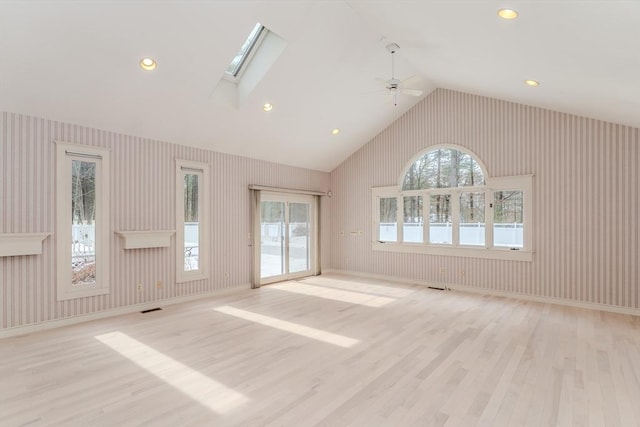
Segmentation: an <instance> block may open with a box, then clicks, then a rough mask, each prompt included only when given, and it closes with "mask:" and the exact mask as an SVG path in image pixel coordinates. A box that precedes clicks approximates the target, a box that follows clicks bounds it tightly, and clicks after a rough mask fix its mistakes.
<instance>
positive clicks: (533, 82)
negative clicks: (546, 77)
mask: <svg viewBox="0 0 640 427" xmlns="http://www.w3.org/2000/svg"><path fill="white" fill-rule="evenodd" d="M524 83H525V84H526V85H529V86H538V85H539V84H540V82H538V81H536V80H525V81H524Z"/></svg>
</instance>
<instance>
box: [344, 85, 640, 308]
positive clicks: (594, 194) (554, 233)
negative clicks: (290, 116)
mask: <svg viewBox="0 0 640 427" xmlns="http://www.w3.org/2000/svg"><path fill="white" fill-rule="evenodd" d="M446 143H450V144H456V145H461V146H463V147H466V148H468V149H469V150H471V151H472V152H474V153H475V154H476V155H477V156H478V157H479V158H480V159H481V160H482V161H483V162H484V164H485V165H486V167H487V169H488V173H489V175H490V176H493V177H497V176H506V175H523V174H534V175H535V178H534V202H535V206H534V222H533V226H534V240H535V241H534V244H535V248H536V253H535V255H534V261H533V262H512V261H499V260H487V259H473V258H460V257H446V256H434V255H426V254H402V253H390V252H377V251H372V249H371V244H370V242H371V240H372V236H371V220H372V217H371V215H372V214H371V212H370V206H371V201H370V199H371V192H370V189H371V187H379V186H388V185H395V184H396V183H397V182H398V179H399V177H400V174H401V173H402V170H403V168H404V166H405V165H406V164H407V162H409V161H410V160H411V158H412V156H414V155H415V154H416V153H418V152H419V151H421V150H424V149H425V148H426V147H428V146H430V145H435V144H446ZM639 168H640V129H637V128H631V127H626V126H622V125H617V124H613V123H606V122H602V121H598V120H594V119H589V118H584V117H577V116H573V115H568V114H563V113H558V112H554V111H549V110H544V109H540V108H534V107H529V106H525V105H520V104H514V103H510V102H505V101H499V100H496V99H490V98H485V97H481V96H474V95H469V94H464V93H459V92H454V91H450V90H443V89H438V90H436V91H434V92H433V93H432V94H431V95H430V96H428V97H427V98H425V99H424V100H423V101H421V102H420V103H419V104H418V105H417V106H416V107H414V108H413V109H411V110H410V111H409V112H407V113H406V114H405V115H403V116H402V117H401V118H400V119H398V120H397V121H396V122H394V123H393V124H392V125H391V126H389V127H388V128H387V129H385V130H384V131H383V132H381V133H380V134H379V135H378V136H376V137H375V138H374V139H373V140H372V141H370V142H369V143H368V144H367V145H365V146H364V147H363V148H362V149H360V150H359V151H357V152H356V153H354V154H353V155H352V156H351V157H350V158H348V159H347V160H346V161H344V162H343V163H342V164H341V165H340V166H339V167H338V168H336V169H335V170H334V171H333V172H332V173H331V187H332V188H331V189H332V191H333V198H332V207H331V224H332V227H333V228H332V236H331V244H332V246H331V267H332V268H334V269H339V270H351V271H359V272H364V273H369V274H380V275H390V276H399V277H402V278H407V279H413V280H423V281H429V282H440V283H449V284H457V285H463V286H469V287H473V288H484V289H489V290H493V291H501V292H511V293H519V294H526V295H531V296H538V297H551V298H561V299H569V300H574V301H578V302H586V303H598V304H608V305H612V306H618V307H623V308H632V309H639V308H640V219H639V218H640V172H639V171H638V169H639ZM357 230H362V231H363V234H362V235H357V234H355V235H354V234H350V232H351V231H357ZM341 232H343V233H344V234H341ZM462 272H464V274H462Z"/></svg>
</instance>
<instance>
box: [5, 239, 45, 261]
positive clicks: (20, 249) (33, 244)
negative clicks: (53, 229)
mask: <svg viewBox="0 0 640 427" xmlns="http://www.w3.org/2000/svg"><path fill="white" fill-rule="evenodd" d="M50 235H51V233H6V234H0V257H4V256H22V255H40V254H41V253H42V242H43V241H44V239H46V238H47V237H48V236H50Z"/></svg>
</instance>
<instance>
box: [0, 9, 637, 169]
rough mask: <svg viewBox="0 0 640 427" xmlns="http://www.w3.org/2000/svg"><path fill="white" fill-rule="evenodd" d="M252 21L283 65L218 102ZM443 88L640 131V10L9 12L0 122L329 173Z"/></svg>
mask: <svg viewBox="0 0 640 427" xmlns="http://www.w3.org/2000/svg"><path fill="white" fill-rule="evenodd" d="M501 7H510V8H513V9H516V10H517V11H518V12H519V17H518V18H517V19H515V20H512V21H506V20H503V19H500V18H499V17H498V16H497V11H498V9H500V8H501ZM256 22H260V23H262V24H264V25H265V26H266V27H268V28H269V29H270V30H271V31H272V32H273V33H274V34H277V36H279V37H280V38H281V39H282V40H284V42H285V47H284V50H282V53H281V54H280V55H279V56H278V57H277V59H276V60H275V61H274V62H273V64H272V65H271V66H270V67H268V68H267V69H265V70H264V73H263V75H262V77H261V78H260V79H259V80H258V81H257V83H256V84H255V87H253V88H252V90H250V91H249V92H248V93H247V94H245V96H243V97H241V99H232V98H233V97H229V96H226V97H225V96H221V95H220V93H221V89H220V88H221V83H220V80H221V77H222V75H223V74H224V71H225V69H226V68H227V66H228V65H229V63H230V62H231V60H232V59H233V57H234V56H235V54H236V53H237V52H238V50H239V48H240V46H241V45H242V44H243V42H244V40H245V39H246V37H247V35H248V34H249V32H250V31H251V29H252V28H253V26H254V25H255V24H256ZM390 42H395V43H397V44H398V45H399V46H400V50H399V51H398V52H397V53H396V54H395V76H396V77H397V78H398V79H400V80H402V79H405V78H408V77H410V76H418V77H419V81H418V80H416V79H414V80H412V85H413V87H416V88H419V89H420V90H422V91H423V95H422V96H421V97H413V96H407V95H399V96H398V97H397V105H394V104H393V103H392V102H391V103H389V102H388V94H387V93H386V90H385V88H384V86H383V85H381V84H380V82H379V81H377V80H376V78H382V79H384V80H386V79H389V78H390V77H391V54H390V53H389V52H388V51H387V49H386V48H385V46H386V45H387V44H389V43H390ZM147 56H149V57H153V58H154V59H155V60H156V61H157V63H158V67H157V69H156V70H154V71H153V72H145V71H143V70H142V69H141V68H140V67H139V65H138V63H139V61H140V59H141V58H143V57H147ZM526 79H534V80H537V81H539V82H540V85H539V86H538V87H529V86H527V85H525V84H524V80H526ZM438 87H441V88H448V89H454V90H460V91H464V92H470V93H474V94H480V95H486V96H490V97H495V98H500V99H505V100H509V101H514V102H519V103H524V104H528V105H534V106H540V107H544V108H549V109H552V110H557V111H563V112H568V113H573V114H578V115H583V116H588V117H594V118H599V119H603V120H607V121H612V122H617V123H622V124H627V125H631V126H635V127H640V1H623V0H617V1H611V0H600V1H596V0H594V1H570V0H557V1H488V0H487V1H483V0H468V1H462V0H448V1H444V0H441V1H429V0H423V1H418V0H416V1H395V0H380V1H371V0H346V1H337V0H336V1H304V0H296V1H292V0H291V1H289V0H287V1H275V0H260V1H248V0H246V1H238V0H229V1H225V0H217V1H214V0H210V1H205V0H202V1H183V0H175V1H172V0H164V1H151V0H149V1H146V0H145V1H143V0H129V1H106V0H104V1H97V0H84V1H59V0H43V1H22V0H18V1H14V0H0V109H1V110H2V111H10V112H16V113H24V114H29V115H33V116H38V117H45V118H49V119H54V120H60V121H65V122H70V123H75V124H80V125H85V126H90V127H95V128H99V129H107V130H111V131H115V132H121V133H125V134H130V135H135V136H141V137H145V138H153V139H157V140H162V141H169V142H174V143H178V144H184V145H191V146H196V147H203V148H207V149H210V150H214V151H220V152H224V153H230V154H236V155H241V156H246V157H253V158H260V159H264V160H268V161H273V162H277V163H283V164H288V165H294V166H299V167H305V168H311V169H318V170H324V171H329V170H332V169H333V168H334V167H336V166H337V165H338V164H340V162H342V161H343V160H344V159H345V158H346V157H348V156H349V155H350V154H351V153H353V152H354V151H356V150H357V149H358V148H360V147H361V146H362V145H364V144H366V143H367V142H368V141H369V140H370V139H371V138H372V137H374V136H375V135H376V134H378V133H379V132H380V131H382V130H383V129H384V128H385V127H386V126H388V125H389V124H390V123H391V122H393V121H394V120H395V119H397V118H398V117H400V116H401V115H402V114H403V113H404V112H406V111H407V110H408V109H410V108H411V107H412V106H413V105H415V104H416V103H417V102H419V101H420V100H421V99H422V98H423V97H424V96H428V94H429V93H430V92H431V91H433V90H434V89H435V88H438ZM267 102H268V103H271V104H273V106H274V108H273V109H272V110H271V111H270V112H268V113H267V112H264V111H263V109H262V106H263V105H264V104H265V103H267ZM334 128H340V130H341V132H340V133H339V134H338V135H335V136H334V135H332V134H331V130H332V129H334Z"/></svg>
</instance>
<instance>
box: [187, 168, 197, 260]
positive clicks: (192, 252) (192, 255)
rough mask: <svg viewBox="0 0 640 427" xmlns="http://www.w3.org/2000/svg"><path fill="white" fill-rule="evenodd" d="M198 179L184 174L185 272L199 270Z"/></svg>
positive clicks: (195, 176)
mask: <svg viewBox="0 0 640 427" xmlns="http://www.w3.org/2000/svg"><path fill="white" fill-rule="evenodd" d="M198 177H199V175H197V174H189V173H186V174H184V271H192V270H198V268H199V267H198V249H199V246H200V227H199V222H198Z"/></svg>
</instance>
